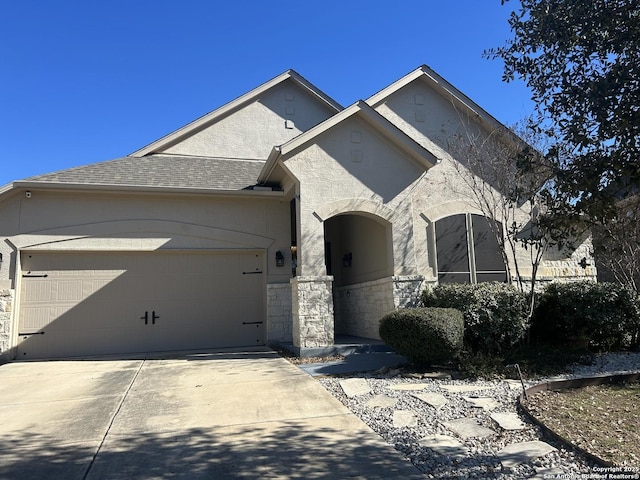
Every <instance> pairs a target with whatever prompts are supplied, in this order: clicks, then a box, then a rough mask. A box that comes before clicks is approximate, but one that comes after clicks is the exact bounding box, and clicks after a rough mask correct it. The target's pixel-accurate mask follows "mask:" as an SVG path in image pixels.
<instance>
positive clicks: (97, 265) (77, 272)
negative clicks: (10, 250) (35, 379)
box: [18, 252, 264, 358]
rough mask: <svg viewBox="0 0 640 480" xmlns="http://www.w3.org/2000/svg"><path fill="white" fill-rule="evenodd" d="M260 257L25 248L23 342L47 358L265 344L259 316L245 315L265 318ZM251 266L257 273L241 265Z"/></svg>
mask: <svg viewBox="0 0 640 480" xmlns="http://www.w3.org/2000/svg"><path fill="white" fill-rule="evenodd" d="M25 257H26V256H25ZM23 258H24V257H23ZM263 258H264V256H263V255H262V254H261V253H258V254H256V253H244V252H242V253H239V252H234V253H131V254H122V253H119V254H110V253H102V254H95V253H94V254H90V253H83V252H80V253H78V252H74V253H60V252H55V253H50V252H49V253H44V252H42V253H37V252H33V253H30V254H29V256H28V257H27V258H25V261H24V262H23V265H24V266H25V269H26V267H27V266H28V267H29V268H30V269H31V270H29V272H31V274H30V275H26V276H24V277H23V279H22V290H21V300H20V306H19V318H20V327H19V328H20V329H21V330H20V333H24V334H25V335H24V336H21V338H20V341H19V344H18V349H19V352H20V354H21V356H23V358H45V357H61V356H75V355H100V354H108V353H134V352H144V351H161V350H178V349H179V350H182V349H192V348H214V347H228V346H248V345H263V344H264V334H263V332H262V330H261V329H262V324H261V323H259V324H256V325H259V326H257V327H256V326H254V327H255V330H249V329H247V327H246V325H244V324H243V322H245V323H246V321H247V318H250V321H251V322H261V321H262V320H263V318H264V276H263V275H262V272H261V271H260V268H261V264H262V260H263ZM83 267H84V268H83ZM247 268H251V271H252V272H253V271H258V272H260V273H258V274H252V275H243V272H245V271H247ZM23 270H24V269H23ZM34 272H38V275H39V276H38V277H35V276H32V275H33V273H34ZM43 275H47V276H46V277H43ZM145 314H146V315H145ZM154 314H155V316H156V317H158V318H155V319H154V318H153V317H154ZM145 318H146V322H145ZM254 327H252V328H254ZM42 332H44V334H41V333H42ZM34 333H35V334H37V335H31V334H34Z"/></svg>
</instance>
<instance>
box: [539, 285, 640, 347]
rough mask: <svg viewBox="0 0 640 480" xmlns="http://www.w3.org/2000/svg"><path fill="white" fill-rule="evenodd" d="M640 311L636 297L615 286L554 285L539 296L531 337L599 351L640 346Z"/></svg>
mask: <svg viewBox="0 0 640 480" xmlns="http://www.w3.org/2000/svg"><path fill="white" fill-rule="evenodd" d="M639 330H640V311H639V309H638V303H637V302H636V300H635V299H634V296H633V294H632V293H631V292H629V291H628V290H627V289H625V288H624V287H622V286H621V285H618V284H615V283H606V282H603V283H594V282H588V281H581V282H573V283H551V284H549V285H547V287H546V288H545V290H544V292H543V293H542V295H541V296H540V299H539V301H538V305H537V307H536V310H535V312H534V316H533V322H532V327H531V334H532V336H533V338H534V339H536V340H538V341H540V342H543V343H549V344H562V345H568V346H580V342H584V346H587V345H588V346H590V347H592V348H596V349H599V350H610V349H612V348H613V349H619V348H628V347H630V346H632V345H633V343H637V340H638V331H639Z"/></svg>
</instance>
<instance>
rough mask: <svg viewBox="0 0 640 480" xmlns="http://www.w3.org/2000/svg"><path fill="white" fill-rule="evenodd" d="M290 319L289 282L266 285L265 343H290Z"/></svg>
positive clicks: (291, 335) (291, 336)
mask: <svg viewBox="0 0 640 480" xmlns="http://www.w3.org/2000/svg"><path fill="white" fill-rule="evenodd" d="M292 323H293V322H292V319H291V284H290V283H271V284H268V285H267V343H268V344H270V345H271V344H278V343H291V342H292V341H293V334H292Z"/></svg>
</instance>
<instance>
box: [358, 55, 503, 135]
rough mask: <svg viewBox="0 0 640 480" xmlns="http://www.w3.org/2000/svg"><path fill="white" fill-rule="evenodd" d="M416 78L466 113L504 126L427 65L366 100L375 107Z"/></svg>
mask: <svg viewBox="0 0 640 480" xmlns="http://www.w3.org/2000/svg"><path fill="white" fill-rule="evenodd" d="M417 79H420V80H421V81H423V82H426V83H427V84H428V85H429V86H430V87H431V88H433V89H434V90H435V91H437V92H438V93H440V95H442V96H444V97H446V98H448V99H449V100H451V101H453V102H454V104H455V105H456V107H458V108H462V109H463V110H464V111H465V113H466V114H471V115H473V116H476V117H478V118H480V119H481V120H482V121H483V122H486V123H487V124H491V125H492V126H493V127H499V128H504V126H503V125H502V124H501V123H500V122H499V121H498V120H496V119H495V118H494V117H493V116H491V115H490V114H489V113H487V112H486V111H485V110H484V109H483V108H482V107H480V106H479V105H478V104H477V103H475V102H474V101H473V100H471V99H470V98H469V97H467V96H466V95H465V94H464V93H462V92H461V91H460V90H458V89H457V88H456V87H454V86H453V85H452V84H451V83H449V82H448V81H447V80H445V79H444V78H443V77H441V76H440V75H438V74H437V73H436V72H435V71H434V70H433V69H431V68H430V67H428V66H427V65H422V66H421V67H418V68H417V69H415V70H414V71H412V72H410V73H408V74H407V75H405V76H404V77H402V78H401V79H399V80H397V81H395V82H393V83H392V84H391V85H389V86H388V87H386V88H384V89H382V90H380V91H379V92H378V93H376V94H374V95H372V96H371V97H369V98H368V99H367V100H366V102H367V104H368V105H370V106H371V107H372V108H376V107H377V106H379V105H381V104H382V103H384V102H385V101H386V100H387V99H388V98H389V97H390V96H391V95H393V94H394V93H396V92H397V91H399V90H401V89H402V88H404V87H405V86H407V85H409V84H410V83H411V82H413V81H414V80H417Z"/></svg>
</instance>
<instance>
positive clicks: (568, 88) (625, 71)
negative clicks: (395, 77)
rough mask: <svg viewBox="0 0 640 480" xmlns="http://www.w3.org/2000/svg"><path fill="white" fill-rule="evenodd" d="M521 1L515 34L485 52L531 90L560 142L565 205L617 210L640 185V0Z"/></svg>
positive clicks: (598, 214) (598, 215) (595, 211)
mask: <svg viewBox="0 0 640 480" xmlns="http://www.w3.org/2000/svg"><path fill="white" fill-rule="evenodd" d="M507 1H508V0H502V3H503V4H504V3H506V2H507ZM520 5H521V6H520V8H519V9H518V10H516V11H513V12H512V13H511V16H510V19H509V25H510V27H511V30H512V32H513V35H514V38H513V39H511V40H509V41H507V43H506V45H505V46H503V47H500V48H495V49H490V50H488V51H486V52H485V56H486V57H488V58H492V59H496V58H499V59H502V60H503V61H504V76H503V79H504V80H505V81H512V80H514V79H515V78H520V79H522V80H524V82H525V83H526V84H527V86H528V87H529V88H530V89H531V91H532V99H533V100H534V102H535V103H536V106H537V107H536V108H537V114H538V116H539V117H538V124H539V125H540V126H544V129H543V128H542V127H540V128H541V131H542V130H544V131H545V132H546V133H547V134H549V137H550V138H553V139H554V140H555V141H556V146H555V148H552V149H550V151H549V155H548V158H549V159H551V160H554V162H555V164H556V166H557V169H558V170H557V172H556V177H555V178H556V181H557V185H556V186H555V188H556V189H558V190H557V191H558V192H561V193H563V194H564V195H565V196H566V200H567V202H566V204H565V206H566V207H568V208H569V209H570V210H571V211H572V212H573V213H574V214H579V213H588V214H589V218H590V219H591V220H593V221H601V219H603V218H609V217H611V216H614V215H615V212H616V209H615V208H613V206H614V204H615V203H616V201H617V200H619V199H620V198H624V197H627V196H629V195H630V194H633V193H636V192H638V191H640V190H639V181H640V160H639V159H640V2H638V0H589V1H585V0H520Z"/></svg>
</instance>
